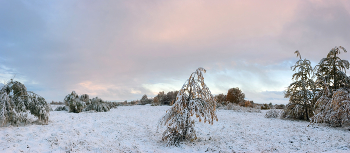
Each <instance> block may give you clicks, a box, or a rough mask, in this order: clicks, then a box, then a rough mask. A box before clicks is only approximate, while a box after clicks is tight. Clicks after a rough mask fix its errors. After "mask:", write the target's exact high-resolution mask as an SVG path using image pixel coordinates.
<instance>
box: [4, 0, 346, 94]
mask: <svg viewBox="0 0 350 153" xmlns="http://www.w3.org/2000/svg"><path fill="white" fill-rule="evenodd" d="M1 3H2V4H4V5H0V7H1V9H0V12H1V13H0V21H1V22H0V25H1V26H0V33H1V35H0V44H1V45H0V50H1V56H2V57H0V58H1V59H0V63H1V64H2V65H5V66H6V67H8V68H11V69H14V70H16V72H12V71H7V70H6V72H7V74H12V73H18V72H20V74H19V75H22V76H25V78H26V79H25V80H27V81H26V83H27V84H28V87H29V88H31V89H29V90H34V91H38V92H39V94H40V95H42V96H44V97H48V98H47V99H48V100H51V99H53V100H62V99H63V98H64V96H65V95H66V94H68V93H70V92H71V91H72V90H77V91H78V90H81V91H86V92H94V91H98V94H99V95H97V96H99V97H101V98H104V97H106V98H105V99H107V100H130V99H139V98H140V97H141V96H142V94H145V93H146V94H148V95H149V96H153V95H152V92H151V91H150V90H149V89H146V88H145V87H143V86H142V84H156V83H168V82H169V80H172V79H173V80H179V82H184V81H185V80H186V79H187V78H188V76H189V75H190V74H191V73H192V72H193V71H195V69H196V68H198V67H204V68H206V69H207V70H208V72H207V74H205V77H206V80H207V81H208V82H207V84H209V85H210V87H213V88H215V89H216V90H218V91H225V90H227V89H228V88H230V87H235V86H242V89H245V90H246V91H247V96H249V97H251V98H252V100H254V99H253V98H254V97H257V98H258V97H259V96H261V95H262V94H257V92H256V91H255V90H256V89H255V88H261V87H259V85H261V86H264V87H269V88H279V87H282V88H283V87H286V86H288V85H289V83H288V82H287V83H286V82H285V81H281V80H283V79H280V78H279V77H280V76H271V75H272V74H273V75H276V74H279V73H285V74H283V75H289V74H287V73H288V72H289V71H290V66H291V65H292V64H294V62H295V61H296V60H297V59H296V57H295V55H294V54H293V52H294V51H295V50H297V49H299V50H300V51H301V53H302V56H303V57H306V58H308V57H310V58H311V59H312V60H315V61H317V60H319V59H320V58H321V57H324V56H325V55H326V53H327V52H328V51H329V49H331V48H330V47H328V46H329V44H332V46H331V47H334V46H335V45H337V44H333V43H334V42H335V40H340V41H339V42H346V43H344V44H341V45H344V46H345V47H347V46H350V45H349V44H348V41H346V40H348V38H349V35H348V30H347V28H346V26H347V25H348V24H349V21H348V20H349V18H348V14H347V12H346V11H344V10H343V9H339V10H337V8H342V7H341V6H332V7H331V8H330V9H329V10H325V11H324V10H322V9H321V10H320V9H318V8H317V7H315V8H313V7H312V5H311V4H309V3H305V5H304V3H303V7H299V9H298V11H297V12H299V13H300V14H296V16H295V19H293V20H291V21H290V23H289V24H288V25H285V27H284V29H282V32H281V35H278V36H274V35H262V36H261V35H260V36H251V37H249V39H240V37H239V36H236V35H235V33H232V31H234V30H236V31H239V29H234V28H235V25H232V29H226V31H225V30H223V31H221V32H219V33H218V34H216V33H215V30H219V29H209V30H211V31H209V32H208V31H196V32H195V34H198V35H200V36H201V37H200V39H195V38H196V37H195V38H191V39H186V38H183V39H184V40H180V41H179V42H176V43H173V42H157V41H154V40H152V41H151V40H149V39H151V36H152V35H151V34H155V33H154V31H151V32H150V34H149V35H146V36H144V37H146V38H143V37H142V38H140V35H141V34H140V33H142V30H139V29H142V28H143V27H145V26H149V25H151V27H152V26H153V24H152V23H158V22H156V21H158V20H159V18H157V17H159V16H160V17H162V14H160V15H159V14H157V13H164V12H154V11H151V10H152V9H154V8H155V6H156V8H158V7H162V6H163V4H164V3H167V2H157V1H152V2H143V3H142V5H141V4H132V2H123V1H103V2H95V1H69V0H67V1H51V2H46V1H45V2H43V1H36V2H32V1H30V2H24V1H7V2H1ZM5 3H6V5H5ZM144 3H146V4H147V5H143V4H144ZM323 11H324V12H326V14H327V12H328V13H330V14H332V15H333V16H334V17H333V18H331V19H329V20H325V19H323V15H317V14H319V13H321V14H322V12H323ZM149 12H151V13H149ZM165 13H166V12H165ZM165 18H166V19H164V21H170V20H172V18H171V16H165ZM224 19H226V18H224ZM224 19H222V20H224ZM228 19H231V18H230V16H229V18H228ZM341 19H343V20H341ZM231 20H232V19H231ZM220 21H221V20H220ZM237 22H238V21H235V22H232V23H237ZM261 24H263V23H261ZM185 25H186V24H185ZM217 25H221V24H220V23H217V24H215V25H214V26H217ZM225 25H226V28H227V27H228V26H231V25H230V24H227V23H225ZM335 25H337V26H335ZM203 26H205V25H203ZM333 26H335V27H336V28H334V27H333ZM156 27H162V26H156ZM199 28H202V27H199ZM202 29H204V30H206V29H207V28H202ZM300 29H301V32H300ZM303 29H306V30H304V31H303ZM251 30H254V29H251ZM346 30H347V31H346ZM249 31H250V30H249V29H245V30H243V32H241V33H244V32H247V33H248V32H249ZM319 31H321V33H319ZM341 31H345V32H344V33H341ZM304 32H305V33H304ZM213 33H214V34H213ZM300 33H301V34H300ZM3 34H4V35H3ZM298 34H300V35H298ZM321 35H322V36H321ZM328 36H330V37H329V38H328ZM148 40H149V41H148ZM185 40H189V41H185ZM328 41H329V42H328ZM307 46H316V47H307ZM320 50H323V51H322V52H320ZM321 53H322V54H321ZM318 54H320V55H318ZM343 55H344V58H345V59H346V58H347V57H349V56H348V55H347V54H343ZM232 63H236V65H232ZM225 71H226V72H227V73H224V72H225ZM4 72H5V71H4ZM17 77H18V75H17ZM283 77H284V76H283ZM286 77H287V78H289V76H286ZM207 78H208V79H207ZM86 81H91V82H92V85H91V86H92V87H91V89H90V88H89V89H84V90H83V87H82V86H81V85H80V83H82V82H86ZM252 82H255V84H252ZM181 85H182V84H181ZM181 85H179V87H178V88H181ZM94 86H96V87H100V86H106V87H108V88H107V89H93V87H94ZM132 90H135V91H137V93H132V92H131V91H132ZM169 90H170V89H169ZM249 92H250V93H251V94H249ZM79 94H83V93H79Z"/></svg>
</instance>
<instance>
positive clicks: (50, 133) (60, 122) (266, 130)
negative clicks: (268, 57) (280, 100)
mask: <svg viewBox="0 0 350 153" xmlns="http://www.w3.org/2000/svg"><path fill="white" fill-rule="evenodd" d="M169 108H170V107H169V106H121V107H118V108H117V109H112V110H111V111H110V112H103V113H88V112H83V113H79V114H75V113H68V112H66V111H62V112H59V111H52V112H50V121H49V124H48V125H35V124H32V125H26V126H22V127H11V126H10V127H0V152H66V151H73V152H208V151H209V152H307V151H309V152H350V131H348V130H346V129H343V128H330V127H326V126H321V125H313V126H311V125H310V126H308V125H309V122H305V121H290V120H281V119H271V118H269V119H268V118H264V115H265V112H266V111H263V112H262V113H248V112H234V111H232V110H218V111H217V116H218V119H219V121H218V122H214V125H209V124H205V123H203V122H197V123H196V127H195V128H196V131H197V137H198V139H197V140H196V141H194V142H183V143H182V144H181V145H180V147H167V146H166V143H165V142H163V141H161V135H162V131H163V130H164V129H160V130H159V131H158V132H157V122H158V120H159V119H160V118H161V117H162V115H164V114H165V111H166V110H167V109H169Z"/></svg>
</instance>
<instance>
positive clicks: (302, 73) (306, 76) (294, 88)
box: [284, 51, 316, 120]
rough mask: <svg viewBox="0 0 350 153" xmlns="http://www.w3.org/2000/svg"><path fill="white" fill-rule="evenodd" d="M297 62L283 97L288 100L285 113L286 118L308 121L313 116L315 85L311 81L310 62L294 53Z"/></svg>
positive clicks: (297, 52) (296, 52)
mask: <svg viewBox="0 0 350 153" xmlns="http://www.w3.org/2000/svg"><path fill="white" fill-rule="evenodd" d="M294 53H295V54H297V57H299V60H298V61H297V62H296V63H295V65H294V66H292V67H291V69H292V70H293V71H296V73H294V74H293V76H292V80H294V82H293V83H291V84H290V85H289V86H288V88H287V90H286V92H285V95H284V97H285V98H289V103H288V105H287V107H286V110H285V113H286V116H287V117H290V118H295V119H304V120H309V118H310V117H312V116H313V108H314V105H315V94H316V93H315V83H314V81H313V80H312V78H311V77H312V75H313V69H312V66H311V62H310V61H309V60H307V59H301V55H300V52H299V51H295V52H294Z"/></svg>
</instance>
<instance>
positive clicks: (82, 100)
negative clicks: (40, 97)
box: [64, 91, 117, 113]
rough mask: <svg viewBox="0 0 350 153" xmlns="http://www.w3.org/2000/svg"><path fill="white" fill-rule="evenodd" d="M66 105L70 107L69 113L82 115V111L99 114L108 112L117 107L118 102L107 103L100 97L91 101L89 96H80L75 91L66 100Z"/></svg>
mask: <svg viewBox="0 0 350 153" xmlns="http://www.w3.org/2000/svg"><path fill="white" fill-rule="evenodd" d="M64 103H65V105H66V106H68V107H69V109H68V110H69V112H73V113H80V112H82V111H90V110H95V111H97V112H107V111H109V110H110V109H111V108H115V107H117V103H116V102H106V101H103V100H102V99H100V98H98V97H95V98H92V99H89V95H87V94H83V95H81V96H79V95H78V94H76V93H75V91H72V93H71V94H68V95H67V96H66V97H65V98H64Z"/></svg>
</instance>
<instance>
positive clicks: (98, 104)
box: [84, 97, 114, 112]
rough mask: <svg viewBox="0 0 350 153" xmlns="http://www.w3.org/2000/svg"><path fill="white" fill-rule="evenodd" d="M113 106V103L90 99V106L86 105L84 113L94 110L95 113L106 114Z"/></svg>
mask: <svg viewBox="0 0 350 153" xmlns="http://www.w3.org/2000/svg"><path fill="white" fill-rule="evenodd" d="M113 106H114V104H113V103H107V102H104V101H103V100H102V99H101V98H98V97H96V98H93V99H91V104H90V105H88V106H87V107H86V108H85V109H84V111H91V110H95V111H97V112H107V111H109V110H110V109H111V108H112V107H113Z"/></svg>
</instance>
